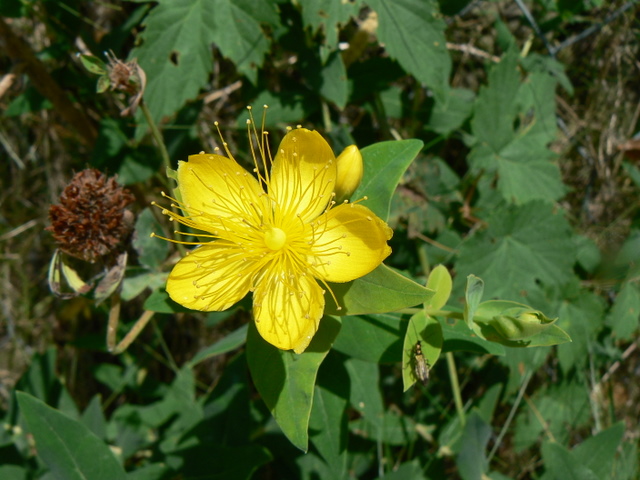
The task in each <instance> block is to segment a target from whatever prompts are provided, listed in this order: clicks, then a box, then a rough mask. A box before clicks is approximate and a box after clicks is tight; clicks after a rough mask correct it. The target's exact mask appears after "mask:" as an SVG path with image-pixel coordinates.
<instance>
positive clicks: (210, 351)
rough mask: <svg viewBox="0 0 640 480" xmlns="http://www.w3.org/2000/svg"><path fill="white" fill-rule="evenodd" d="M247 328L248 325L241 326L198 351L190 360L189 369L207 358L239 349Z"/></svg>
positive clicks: (244, 338) (244, 340) (244, 339)
mask: <svg viewBox="0 0 640 480" xmlns="http://www.w3.org/2000/svg"><path fill="white" fill-rule="evenodd" d="M247 328H248V324H246V325H243V326H241V327H240V328H238V329H237V330H235V331H233V332H231V333H230V334H229V335H227V336H226V337H223V338H221V339H220V340H218V341H217V342H216V343H214V344H213V345H209V346H208V347H206V348H204V349H202V350H200V351H199V352H198V353H196V354H195V355H194V357H193V358H192V359H191V361H190V362H189V365H190V366H191V367H194V366H195V365H197V364H198V363H200V362H202V361H203V360H206V359H207V358H211V357H214V356H216V355H222V354H223V353H227V352H230V351H232V350H235V349H236V348H239V347H241V346H242V345H243V344H244V343H245V342H246V338H247Z"/></svg>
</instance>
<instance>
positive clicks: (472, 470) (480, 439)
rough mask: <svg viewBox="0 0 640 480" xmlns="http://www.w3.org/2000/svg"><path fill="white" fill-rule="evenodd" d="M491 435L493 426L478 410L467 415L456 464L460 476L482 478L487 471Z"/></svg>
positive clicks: (466, 478) (467, 478) (466, 479)
mask: <svg viewBox="0 0 640 480" xmlns="http://www.w3.org/2000/svg"><path fill="white" fill-rule="evenodd" d="M490 437H491V427H490V426H489V424H487V423H486V422H485V421H484V420H483V419H482V418H481V417H480V415H479V414H478V412H476V411H472V412H471V415H469V416H468V417H467V423H466V424H465V426H464V432H463V434H462V440H461V442H460V449H459V451H458V456H457V458H456V464H457V465H458V469H459V471H460V476H461V477H462V478H463V479H464V480H481V479H482V478H483V475H484V474H485V473H486V471H487V466H488V463H487V456H486V453H485V449H486V447H487V442H488V441H489V438H490Z"/></svg>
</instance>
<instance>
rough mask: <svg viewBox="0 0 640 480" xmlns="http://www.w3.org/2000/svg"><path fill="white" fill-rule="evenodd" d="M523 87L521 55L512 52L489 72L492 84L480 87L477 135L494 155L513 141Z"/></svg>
mask: <svg viewBox="0 0 640 480" xmlns="http://www.w3.org/2000/svg"><path fill="white" fill-rule="evenodd" d="M519 86H520V73H519V72H518V53H517V52H516V51H515V50H513V49H512V50H509V51H508V52H507V53H505V54H504V55H503V57H502V59H501V60H500V63H498V64H497V65H493V66H492V67H491V69H490V71H489V84H488V85H487V86H483V87H482V88H480V92H479V93H478V96H477V98H476V103H475V106H474V113H473V118H472V120H471V129H472V132H473V135H475V137H476V138H477V139H478V141H479V142H481V144H484V145H486V146H487V147H488V150H489V151H491V152H499V151H500V150H502V149H503V148H504V147H505V146H506V145H507V144H508V143H509V142H510V141H511V140H512V138H513V123H514V119H515V116H516V113H517V111H518V104H517V102H516V98H517V94H518V88H519Z"/></svg>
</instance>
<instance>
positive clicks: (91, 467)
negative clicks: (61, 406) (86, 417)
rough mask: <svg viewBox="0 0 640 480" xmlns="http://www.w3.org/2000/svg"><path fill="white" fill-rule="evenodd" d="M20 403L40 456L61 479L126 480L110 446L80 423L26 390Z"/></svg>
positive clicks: (20, 397) (18, 394) (19, 400)
mask: <svg viewBox="0 0 640 480" xmlns="http://www.w3.org/2000/svg"><path fill="white" fill-rule="evenodd" d="M16 396H17V398H18V404H19V405H20V410H21V412H22V415H23V416H24V418H25V419H26V421H27V425H28V426H29V430H31V433H32V434H33V436H34V439H35V442H36V448H37V449H38V455H39V456H40V458H42V460H43V461H44V462H45V463H46V464H47V466H48V467H49V469H50V470H51V472H52V474H53V475H54V476H55V478H58V479H60V480H76V479H77V480H101V479H104V480H118V479H122V480H124V479H125V478H126V474H125V472H124V469H123V468H122V466H121V465H120V464H119V463H118V461H117V460H116V458H115V457H114V456H113V453H111V450H110V449H109V446H108V445H106V444H105V443H103V442H102V440H100V439H99V438H98V437H96V436H95V435H94V434H93V433H91V431H90V430H89V429H88V428H87V427H85V426H84V425H82V424H81V423H79V422H77V421H75V420H72V419H71V418H69V417H67V416H66V415H64V414H62V413H60V412H58V411H57V410H54V409H53V408H51V407H49V406H47V405H45V404H44V403H42V402H41V401H40V400H37V399H36V398H34V397H32V396H31V395H28V394H26V393H23V392H17V393H16Z"/></svg>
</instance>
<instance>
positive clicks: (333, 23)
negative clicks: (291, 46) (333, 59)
mask: <svg viewBox="0 0 640 480" xmlns="http://www.w3.org/2000/svg"><path fill="white" fill-rule="evenodd" d="M299 3H300V6H301V7H302V22H303V24H304V27H305V28H307V27H310V28H311V31H312V32H314V33H315V32H316V31H318V30H322V31H323V32H324V38H325V43H324V44H320V55H321V57H322V61H323V63H324V62H325V61H326V60H327V58H328V56H329V54H330V53H331V52H335V51H337V47H338V33H339V32H340V27H341V26H344V25H346V24H347V23H348V22H349V20H351V18H352V17H356V16H357V15H358V12H359V10H360V3H361V2H359V1H356V2H327V1H326V0H302V1H301V2H299Z"/></svg>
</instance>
